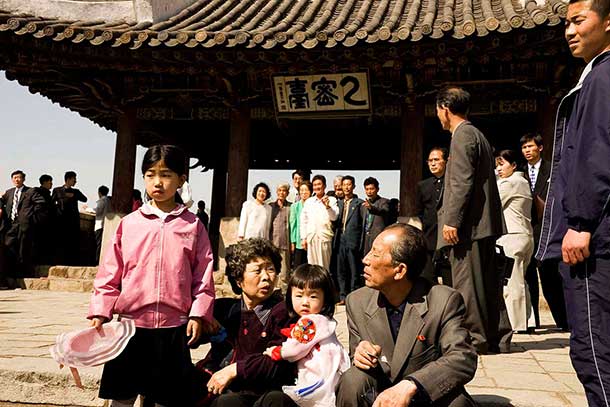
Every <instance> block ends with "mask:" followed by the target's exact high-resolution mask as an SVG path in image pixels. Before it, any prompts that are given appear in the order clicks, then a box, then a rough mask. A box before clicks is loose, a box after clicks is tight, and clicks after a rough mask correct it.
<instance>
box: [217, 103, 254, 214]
mask: <svg viewBox="0 0 610 407" xmlns="http://www.w3.org/2000/svg"><path fill="white" fill-rule="evenodd" d="M230 120H231V134H230V138H229V154H228V157H227V158H228V159H227V196H226V198H227V201H226V205H225V216H239V212H240V211H241V206H242V204H243V202H244V200H245V199H246V196H247V189H248V167H249V166H250V108H248V107H240V108H237V109H232V110H231V115H230ZM219 182H220V181H219Z"/></svg>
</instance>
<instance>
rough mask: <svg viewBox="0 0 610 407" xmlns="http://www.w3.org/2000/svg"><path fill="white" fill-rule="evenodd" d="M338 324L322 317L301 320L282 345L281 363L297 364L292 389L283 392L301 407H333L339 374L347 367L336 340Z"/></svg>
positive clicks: (309, 316)
mask: <svg viewBox="0 0 610 407" xmlns="http://www.w3.org/2000/svg"><path fill="white" fill-rule="evenodd" d="M336 329H337V321H335V320H334V319H329V318H327V317H325V316H324V315H319V314H312V315H304V316H302V317H301V318H300V319H299V320H298V321H297V323H296V324H295V326H294V327H293V328H292V330H291V331H290V337H289V338H288V339H287V340H286V341H285V342H284V343H283V344H282V345H281V349H280V354H281V356H282V359H284V360H287V361H289V362H296V361H298V362H297V366H298V375H297V380H296V383H295V385H294V386H283V387H282V390H283V391H284V393H286V394H287V395H288V396H289V397H290V398H291V399H293V400H294V402H295V403H296V404H297V405H299V406H300V407H334V406H335V390H336V388H337V384H338V383H339V378H340V377H341V374H342V373H343V372H345V371H346V370H347V369H349V367H350V361H349V355H348V353H347V351H346V350H345V349H343V346H341V343H340V342H339V340H338V339H337V335H336V333H335V330H336Z"/></svg>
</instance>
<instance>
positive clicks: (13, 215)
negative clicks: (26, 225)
mask: <svg viewBox="0 0 610 407" xmlns="http://www.w3.org/2000/svg"><path fill="white" fill-rule="evenodd" d="M22 191H23V186H21V188H15V193H14V194H13V207H12V208H11V220H13V221H14V220H15V218H16V217H17V213H18V212H19V201H20V200H21V192H22Z"/></svg>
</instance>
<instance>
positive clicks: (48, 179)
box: [38, 174, 53, 185]
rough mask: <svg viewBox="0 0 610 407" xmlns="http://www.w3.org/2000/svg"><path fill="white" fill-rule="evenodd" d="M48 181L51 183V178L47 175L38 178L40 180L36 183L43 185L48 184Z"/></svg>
mask: <svg viewBox="0 0 610 407" xmlns="http://www.w3.org/2000/svg"><path fill="white" fill-rule="evenodd" d="M49 181H53V177H52V176H50V175H49V174H42V175H41V176H40V178H38V182H39V183H40V185H42V184H44V183H45V182H49Z"/></svg>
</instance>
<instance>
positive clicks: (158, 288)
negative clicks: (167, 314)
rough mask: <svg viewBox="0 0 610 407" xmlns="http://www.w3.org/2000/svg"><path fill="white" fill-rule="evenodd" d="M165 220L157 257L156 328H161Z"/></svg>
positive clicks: (162, 223) (162, 221) (162, 225)
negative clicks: (160, 305) (160, 304)
mask: <svg viewBox="0 0 610 407" xmlns="http://www.w3.org/2000/svg"><path fill="white" fill-rule="evenodd" d="M164 230H165V221H164V220H163V219H161V235H160V237H159V258H158V259H157V311H156V312H155V328H159V303H160V302H161V271H162V270H161V265H162V264H163V263H162V259H163V234H164Z"/></svg>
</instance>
